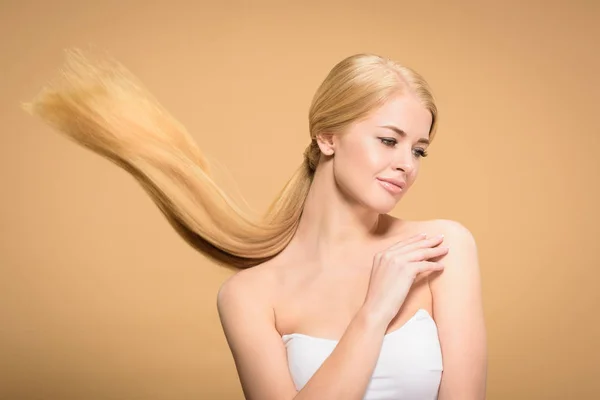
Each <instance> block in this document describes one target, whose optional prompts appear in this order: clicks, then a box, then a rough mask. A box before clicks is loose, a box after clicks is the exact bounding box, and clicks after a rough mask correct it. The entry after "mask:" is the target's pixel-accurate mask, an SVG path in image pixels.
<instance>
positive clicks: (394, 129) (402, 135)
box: [380, 125, 430, 144]
mask: <svg viewBox="0 0 600 400" xmlns="http://www.w3.org/2000/svg"><path fill="white" fill-rule="evenodd" d="M380 128H387V129H391V130H393V131H394V132H396V133H397V134H398V135H400V136H401V137H406V136H407V134H406V132H404V131H403V130H402V129H400V128H397V127H395V126H393V125H381V126H380ZM417 143H425V144H429V143H430V142H429V140H427V139H425V138H420V139H419V140H417Z"/></svg>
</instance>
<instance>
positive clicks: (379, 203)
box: [367, 196, 399, 214]
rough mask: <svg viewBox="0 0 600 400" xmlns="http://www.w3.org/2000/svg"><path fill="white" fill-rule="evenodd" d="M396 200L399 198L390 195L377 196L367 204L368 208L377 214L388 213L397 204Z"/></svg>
mask: <svg viewBox="0 0 600 400" xmlns="http://www.w3.org/2000/svg"><path fill="white" fill-rule="evenodd" d="M398 201H399V199H394V198H393V197H392V196H387V198H382V196H377V198H375V199H374V200H372V201H370V202H368V203H367V204H368V205H369V208H371V209H372V210H373V211H375V212H377V213H379V214H388V213H390V212H391V211H392V210H393V209H394V208H395V207H396V206H397V205H398Z"/></svg>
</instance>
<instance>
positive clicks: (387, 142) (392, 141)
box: [378, 138, 429, 157]
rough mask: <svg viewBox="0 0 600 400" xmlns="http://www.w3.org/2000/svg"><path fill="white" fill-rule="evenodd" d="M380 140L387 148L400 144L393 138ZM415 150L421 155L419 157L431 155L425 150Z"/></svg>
mask: <svg viewBox="0 0 600 400" xmlns="http://www.w3.org/2000/svg"><path fill="white" fill-rule="evenodd" d="M378 139H379V140H380V141H381V143H383V145H384V146H386V147H394V146H395V145H396V144H397V143H398V141H397V140H396V139H393V138H378ZM415 150H416V152H417V154H418V155H419V157H427V156H428V155H429V153H427V151H426V150H425V149H422V148H417V149H415Z"/></svg>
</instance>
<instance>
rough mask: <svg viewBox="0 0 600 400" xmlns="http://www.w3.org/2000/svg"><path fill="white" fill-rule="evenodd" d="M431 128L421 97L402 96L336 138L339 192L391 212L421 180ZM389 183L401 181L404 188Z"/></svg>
mask: <svg viewBox="0 0 600 400" xmlns="http://www.w3.org/2000/svg"><path fill="white" fill-rule="evenodd" d="M431 122H432V117H431V113H430V112H429V111H428V110H427V109H426V108H425V107H424V106H423V105H422V104H421V103H420V102H419V100H418V99H417V98H416V97H414V96H413V95H399V96H396V97H393V98H391V99H390V100H388V101H387V102H386V103H385V104H384V105H383V106H381V107H380V108H378V109H376V110H374V111H373V112H372V113H371V114H370V115H369V116H368V117H367V118H365V119H363V120H360V121H357V122H355V123H354V124H352V125H351V126H350V127H349V128H348V129H347V130H346V131H345V132H344V133H342V134H341V135H335V136H333V137H332V142H331V143H332V145H333V150H334V151H335V155H334V157H333V160H332V161H333V175H334V179H335V181H336V185H337V186H338V188H339V189H340V190H341V191H342V192H343V193H344V194H345V195H346V196H347V197H349V198H350V199H352V200H353V201H355V202H357V203H359V204H362V205H363V206H365V207H367V208H370V209H373V210H376V211H377V212H379V213H381V214H385V213H388V212H390V211H391V210H392V209H393V208H394V207H395V205H396V204H397V203H398V201H399V200H400V199H401V198H402V196H403V195H404V193H406V191H407V190H408V188H410V187H411V185H412V184H413V182H414V181H415V179H416V178H417V175H418V173H419V166H420V163H421V158H422V157H423V154H425V155H426V150H427V147H428V137H429V129H430V127H431ZM384 180H396V181H397V182H396V183H400V184H401V185H402V184H403V185H404V187H403V188H399V187H398V186H396V185H394V184H390V183H385V182H384Z"/></svg>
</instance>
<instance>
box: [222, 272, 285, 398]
mask: <svg viewBox="0 0 600 400" xmlns="http://www.w3.org/2000/svg"><path fill="white" fill-rule="evenodd" d="M248 272H250V271H247V270H243V271H240V272H238V273H237V274H236V275H233V276H232V277H230V278H229V279H228V280H227V281H225V283H223V285H222V286H221V288H220V289H219V292H218V295H217V309H218V312H219V318H220V320H221V325H222V327H223V332H224V333H225V337H226V339H227V343H228V345H229V348H230V350H231V354H232V356H233V359H234V362H235V366H236V369H237V373H238V376H239V379H240V383H241V385H242V390H243V392H244V396H245V398H246V399H249V400H257V399H260V400H269V399H273V400H286V399H293V398H294V397H295V396H296V393H297V391H296V388H295V386H294V383H293V381H292V378H291V375H290V372H289V368H288V365H287V355H286V349H285V346H284V344H283V341H282V339H281V336H280V335H279V332H277V329H276V328H275V321H274V314H273V309H272V307H271V306H270V305H269V304H268V303H267V301H266V300H265V299H263V297H264V293H261V292H264V291H261V290H260V286H259V285H257V284H258V282H252V279H253V278H254V277H249V276H248V275H251V274H248ZM257 286H258V288H257ZM257 289H258V290H257Z"/></svg>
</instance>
